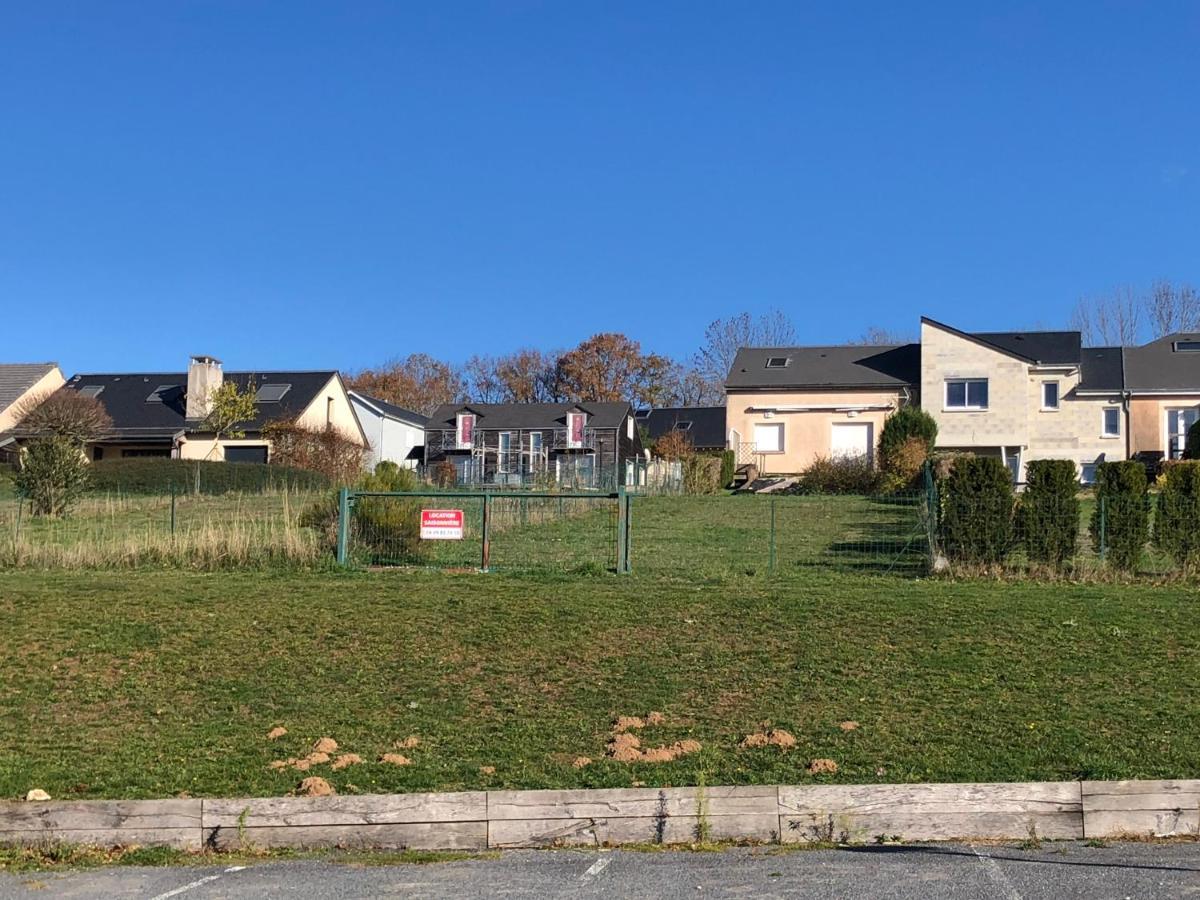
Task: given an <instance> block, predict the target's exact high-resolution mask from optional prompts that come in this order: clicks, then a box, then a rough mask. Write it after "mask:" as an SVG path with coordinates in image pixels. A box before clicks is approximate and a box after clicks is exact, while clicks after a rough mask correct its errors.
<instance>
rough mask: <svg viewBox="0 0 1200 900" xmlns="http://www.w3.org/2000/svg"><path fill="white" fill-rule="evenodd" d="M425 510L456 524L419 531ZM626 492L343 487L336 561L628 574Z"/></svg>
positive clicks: (377, 564) (452, 567)
mask: <svg viewBox="0 0 1200 900" xmlns="http://www.w3.org/2000/svg"><path fill="white" fill-rule="evenodd" d="M427 515H432V516H441V517H442V518H443V519H445V518H446V517H448V516H452V517H454V519H453V521H455V522H456V524H457V527H456V528H452V529H449V532H448V533H441V534H438V535H437V537H431V536H423V527H424V526H423V521H424V519H425V517H426V516H427ZM628 522H629V495H628V494H627V493H626V492H625V489H624V488H618V489H617V490H616V491H612V492H594V493H593V492H534V491H504V492H492V491H406V492H373V491H351V490H345V489H344V490H342V491H341V492H340V493H339V495H338V535H337V560H338V562H339V563H341V564H342V565H357V566H364V565H365V566H427V567H435V568H442V569H470V570H479V571H484V572H488V571H493V570H501V571H505V570H507V571H514V570H522V571H530V570H545V571H549V572H584V571H594V572H602V571H611V572H616V573H619V574H625V573H628V572H629V529H628Z"/></svg>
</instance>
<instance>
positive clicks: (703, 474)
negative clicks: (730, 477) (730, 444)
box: [680, 453, 721, 494]
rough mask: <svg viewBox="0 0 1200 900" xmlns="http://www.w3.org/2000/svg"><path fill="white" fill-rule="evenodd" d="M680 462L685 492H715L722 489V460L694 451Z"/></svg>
mask: <svg viewBox="0 0 1200 900" xmlns="http://www.w3.org/2000/svg"><path fill="white" fill-rule="evenodd" d="M680 462H681V464H682V468H683V492H684V493H685V494H715V493H717V491H719V490H720V489H721V460H719V459H717V457H715V456H698V455H696V454H695V453H693V454H691V455H689V456H685V457H683V459H682V460H681V461H680Z"/></svg>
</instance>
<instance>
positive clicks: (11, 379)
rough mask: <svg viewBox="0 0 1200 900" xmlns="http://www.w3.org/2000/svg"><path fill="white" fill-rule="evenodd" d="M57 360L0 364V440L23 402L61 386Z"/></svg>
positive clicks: (60, 374) (62, 379)
mask: <svg viewBox="0 0 1200 900" xmlns="http://www.w3.org/2000/svg"><path fill="white" fill-rule="evenodd" d="M64 380H65V379H64V378H63V374H62V371H61V370H60V369H59V368H58V363H52V362H46V363H0V440H3V435H4V434H5V433H7V432H9V431H11V430H12V429H13V428H14V427H15V426H16V424H17V416H18V413H19V412H20V411H21V408H22V405H26V404H28V402H29V401H30V400H31V399H33V398H35V397H43V396H45V395H47V394H52V393H54V392H55V391H57V390H58V389H59V388H60V387H62V386H63V382H64Z"/></svg>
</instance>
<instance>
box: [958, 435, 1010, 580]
mask: <svg viewBox="0 0 1200 900" xmlns="http://www.w3.org/2000/svg"><path fill="white" fill-rule="evenodd" d="M940 530H941V537H942V545H943V546H944V547H945V549H946V553H947V554H948V555H949V556H950V557H952V558H955V559H959V560H962V561H965V562H973V563H998V562H1001V561H1003V559H1004V557H1005V556H1006V555H1007V554H1008V551H1009V550H1010V549H1011V547H1012V541H1013V488H1012V473H1011V472H1010V471H1009V469H1008V466H1006V465H1004V463H1003V462H1002V461H1001V460H999V459H996V458H995V457H986V456H960V457H958V458H957V459H955V460H954V465H953V468H952V469H951V470H950V474H949V476H948V477H947V478H946V480H945V481H944V482H943V485H942V511H941V522H940Z"/></svg>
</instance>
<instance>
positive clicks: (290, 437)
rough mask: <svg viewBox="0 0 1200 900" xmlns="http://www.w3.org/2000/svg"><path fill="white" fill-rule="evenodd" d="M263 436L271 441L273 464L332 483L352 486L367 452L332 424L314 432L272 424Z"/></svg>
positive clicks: (295, 425)
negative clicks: (319, 475) (301, 470)
mask: <svg viewBox="0 0 1200 900" xmlns="http://www.w3.org/2000/svg"><path fill="white" fill-rule="evenodd" d="M263 436H264V437H266V438H267V439H268V440H270V441H271V463H272V465H280V466H289V467H291V468H294V469H306V470H307V471H309V472H319V473H320V474H322V475H324V476H325V477H326V478H327V479H328V480H329V481H330V482H331V483H333V484H353V483H354V480H355V479H356V478H358V476H359V475H361V474H362V471H363V463H364V462H365V459H366V451H365V450H364V449H363V447H362V445H361V444H359V443H358V442H357V441H354V440H351V439H350V438H348V437H347V436H346V435H344V434H342V432H340V431H338V429H336V428H334V427H333V426H332V425H329V426H326V427H325V428H320V429H317V428H305V427H303V426H301V425H297V424H296V423H295V422H272V423H270V424H268V425H266V426H265V427H264V428H263Z"/></svg>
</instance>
